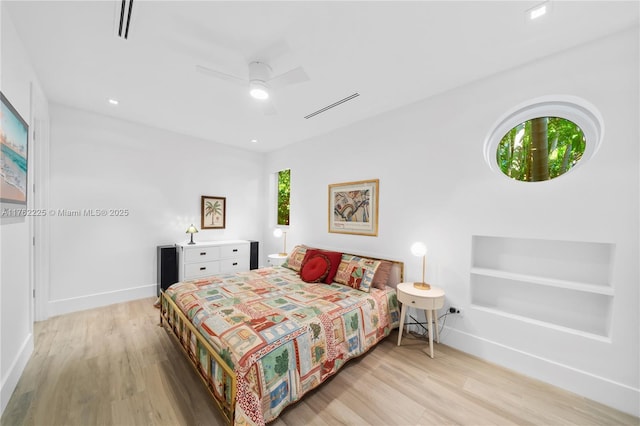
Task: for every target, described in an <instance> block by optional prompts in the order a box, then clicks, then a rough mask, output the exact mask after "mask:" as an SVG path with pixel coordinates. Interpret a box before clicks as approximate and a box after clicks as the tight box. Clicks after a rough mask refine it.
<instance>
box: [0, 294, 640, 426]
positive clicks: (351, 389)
mask: <svg viewBox="0 0 640 426" xmlns="http://www.w3.org/2000/svg"><path fill="white" fill-rule="evenodd" d="M153 302H154V299H144V300H139V301H134V302H128V303H123V304H118V305H113V306H109V307H106V308H100V309H94V310H91V311H84V312H78V313H73V314H69V315H63V316H59V317H55V318H52V319H50V320H48V321H44V322H41V323H37V324H36V325H35V351H34V354H33V356H32V358H31V360H30V361H29V363H28V365H27V367H26V370H25V372H24V374H23V376H22V378H21V379H20V382H19V383H18V386H17V388H16V391H15V392H14V394H13V397H12V398H11V400H10V401H9V405H8V406H7V408H6V410H5V412H4V415H3V416H2V419H1V420H0V424H2V425H7V426H8V425H43V426H49V425H78V426H88V425H205V424H206V425H222V424H223V421H222V417H221V416H220V415H219V414H218V412H217V411H216V410H215V408H214V403H213V402H212V401H211V400H210V396H209V394H208V392H207V391H206V389H205V387H204V385H203V384H202V383H201V382H200V380H199V378H198V377H197V376H196V374H195V372H194V371H193V370H192V368H191V366H190V364H189V363H188V362H187V361H186V360H185V359H184V357H183V355H182V352H181V351H180V349H179V348H178V346H177V345H175V344H174V342H173V340H171V338H170V336H169V335H168V334H167V333H166V332H165V331H164V329H162V328H161V327H158V326H157V324H158V311H157V310H156V309H155V308H153V306H152V304H153ZM396 341H397V334H396V332H393V333H392V334H391V336H389V337H388V338H387V339H385V340H384V341H383V342H381V343H380V344H379V345H378V346H377V347H376V348H375V349H373V350H371V351H370V352H369V353H368V354H367V355H365V356H363V357H360V358H358V359H356V360H352V361H350V362H349V363H348V364H347V365H346V366H345V367H344V368H343V369H342V370H341V371H340V373H339V374H338V375H336V376H334V377H333V378H332V379H331V380H330V381H329V382H327V383H325V384H324V385H322V386H320V388H319V389H316V390H315V391H312V392H311V393H309V394H308V395H306V396H305V397H304V398H303V399H302V401H300V402H298V403H297V404H295V405H293V406H291V407H289V408H288V409H286V410H285V411H284V413H283V414H282V415H281V416H280V418H279V419H277V420H276V421H275V422H273V423H272V424H273V425H274V426H287V425H339V424H348V425H366V424H371V425H445V424H447V425H448V424H456V425H489V424H491V425H510V424H517V425H613V424H624V425H639V424H640V421H639V419H638V418H636V417H632V416H629V415H626V414H624V413H621V412H619V411H616V410H613V409H611V408H608V407H605V406H603V405H601V404H598V403H595V402H592V401H589V400H586V399H584V398H582V397H579V396H577V395H574V394H571V393H568V392H565V391H562V390H560V389H557V388H554V387H553V386H550V385H546V384H543V383H541V382H538V381H536V380H532V379H529V378H526V377H524V376H521V375H518V374H515V373H513V372H510V371H507V370H505V369H503V368H500V367H497V366H495V365H492V364H489V363H486V362H483V361H481V360H478V359H476V358H474V357H471V356H468V355H466V354H463V353H461V352H459V351H456V350H454V349H451V348H449V347H447V346H444V345H436V346H435V355H436V358H435V359H430V358H428V357H427V355H426V352H425V351H426V344H425V342H424V341H422V340H417V339H411V338H403V340H402V346H401V347H396V345H395V342H396Z"/></svg>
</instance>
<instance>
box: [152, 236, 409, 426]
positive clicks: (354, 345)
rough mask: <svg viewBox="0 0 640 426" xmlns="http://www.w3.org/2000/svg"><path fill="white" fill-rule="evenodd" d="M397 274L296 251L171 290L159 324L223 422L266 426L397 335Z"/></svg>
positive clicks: (394, 266) (365, 261) (372, 263)
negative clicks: (270, 263)
mask: <svg viewBox="0 0 640 426" xmlns="http://www.w3.org/2000/svg"><path fill="white" fill-rule="evenodd" d="M324 272H326V274H325V273H324ZM402 273H403V264H402V263H401V262H398V261H392V260H385V259H376V258H371V257H363V256H357V255H352V254H344V253H337V252H332V251H324V250H318V249H312V248H309V247H305V246H296V247H295V248H294V250H293V251H292V252H291V254H290V256H289V257H288V258H287V260H286V261H285V263H284V264H283V265H282V266H274V267H269V268H261V269H255V270H252V271H246V272H238V273H233V274H220V275H214V276H211V277H206V278H202V279H197V280H192V281H183V282H180V283H176V284H174V285H172V286H171V287H169V288H168V289H167V290H165V291H164V292H162V293H161V300H160V323H161V325H163V326H164V327H165V328H166V329H167V330H168V331H169V332H170V334H171V335H173V336H174V337H175V338H176V339H177V341H178V342H179V345H180V347H181V348H182V349H183V350H184V352H185V354H186V356H187V358H188V359H189V360H190V361H191V364H192V365H193V366H194V368H195V369H196V371H197V372H198V374H199V376H200V378H201V379H202V380H203V382H204V383H205V385H206V387H207V389H208V390H209V392H210V394H211V395H212V396H213V399H214V401H215V402H216V404H217V406H218V408H219V409H220V411H221V413H222V414H223V416H224V417H225V419H226V421H227V422H228V423H229V424H236V425H245V424H246V425H264V424H265V423H267V422H270V421H272V420H274V419H275V418H277V416H278V415H279V414H280V412H281V411H282V410H283V409H284V408H285V407H287V406H289V405H291V404H292V403H294V402H296V401H298V400H299V399H300V398H301V397H302V396H303V395H304V394H305V393H307V392H308V391H310V390H311V389H314V388H316V387H317V386H319V385H320V384H321V383H323V382H324V381H325V380H327V379H328V378H329V377H331V376H332V375H333V374H335V373H337V372H338V371H339V370H340V368H341V367H342V366H343V365H344V364H345V362H347V361H348V360H350V359H353V358H355V357H358V356H360V355H362V354H364V353H365V352H367V351H368V350H369V349H371V348H372V347H373V346H375V345H376V344H377V343H378V342H380V341H381V340H382V339H384V338H385V337H386V336H388V335H389V333H390V332H391V330H392V329H393V328H396V327H398V323H399V310H398V302H397V299H396V292H395V286H396V285H397V283H398V282H400V281H401V280H402ZM309 281H315V282H309Z"/></svg>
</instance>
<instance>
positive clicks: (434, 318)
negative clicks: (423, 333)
mask: <svg viewBox="0 0 640 426" xmlns="http://www.w3.org/2000/svg"><path fill="white" fill-rule="evenodd" d="M433 322H434V324H435V325H434V328H435V329H436V342H438V343H440V324H438V311H433Z"/></svg>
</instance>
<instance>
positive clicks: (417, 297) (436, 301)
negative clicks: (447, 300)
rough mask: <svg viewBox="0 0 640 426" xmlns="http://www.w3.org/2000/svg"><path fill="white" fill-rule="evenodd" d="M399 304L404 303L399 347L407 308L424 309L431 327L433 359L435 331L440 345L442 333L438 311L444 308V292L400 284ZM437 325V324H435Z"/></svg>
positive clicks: (430, 347)
mask: <svg viewBox="0 0 640 426" xmlns="http://www.w3.org/2000/svg"><path fill="white" fill-rule="evenodd" d="M397 296H398V302H400V303H402V310H401V311H400V329H399V330H398V346H400V341H401V340H402V331H403V327H404V317H405V316H406V313H407V306H411V307H412V308H418V309H424V311H425V313H426V317H427V324H428V325H429V353H430V355H431V358H433V329H434V328H435V329H436V341H437V342H438V343H440V331H439V330H438V328H439V327H438V313H437V311H438V309H440V308H442V307H443V306H444V290H443V289H441V288H440V287H435V286H431V288H430V289H429V290H422V289H419V288H415V287H414V286H413V283H400V284H398V288H397ZM434 323H435V324H434Z"/></svg>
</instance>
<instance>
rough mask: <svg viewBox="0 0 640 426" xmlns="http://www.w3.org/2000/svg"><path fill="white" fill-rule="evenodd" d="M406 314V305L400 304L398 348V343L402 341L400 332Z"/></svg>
mask: <svg viewBox="0 0 640 426" xmlns="http://www.w3.org/2000/svg"><path fill="white" fill-rule="evenodd" d="M406 313H407V305H406V304H405V303H403V304H402V309H401V310H400V328H399V329H398V346H400V341H401V340H402V331H403V328H402V327H404V316H405V314H406Z"/></svg>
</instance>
